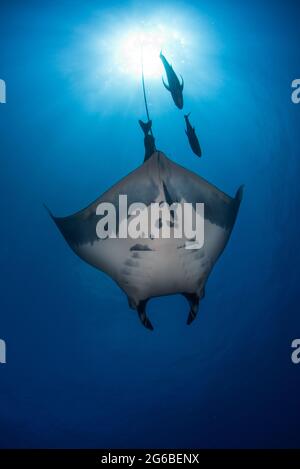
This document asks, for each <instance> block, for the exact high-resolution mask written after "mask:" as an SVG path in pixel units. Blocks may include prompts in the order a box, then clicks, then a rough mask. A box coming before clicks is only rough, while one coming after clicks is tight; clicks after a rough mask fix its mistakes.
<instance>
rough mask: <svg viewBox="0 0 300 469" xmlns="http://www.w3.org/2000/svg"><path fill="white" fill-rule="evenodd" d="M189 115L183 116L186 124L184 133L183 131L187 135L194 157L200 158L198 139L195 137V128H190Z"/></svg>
mask: <svg viewBox="0 0 300 469" xmlns="http://www.w3.org/2000/svg"><path fill="white" fill-rule="evenodd" d="M189 115H190V113H189V114H186V115H185V116H184V119H185V122H186V131H185V133H186V134H187V137H188V139H189V143H190V147H191V149H192V151H193V152H194V153H195V155H197V156H199V157H200V156H201V155H202V151H201V147H200V143H199V140H198V137H197V135H196V131H195V127H192V125H191V123H190V121H189Z"/></svg>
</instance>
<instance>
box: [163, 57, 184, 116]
mask: <svg viewBox="0 0 300 469" xmlns="http://www.w3.org/2000/svg"><path fill="white" fill-rule="evenodd" d="M159 57H160V59H161V61H162V63H163V66H164V68H165V71H166V75H167V79H168V84H166V83H165V81H164V79H162V81H163V84H164V87H165V88H166V89H167V90H168V91H170V93H171V95H172V98H173V101H174V103H175V104H176V106H177V107H178V108H179V109H182V108H183V95H182V91H183V86H184V82H183V78H182V77H181V80H182V83H181V84H180V82H179V79H178V77H177V75H176V73H175V72H174V70H173V67H172V65H170V64H169V62H168V61H167V59H166V58H165V56H164V55H163V54H162V52H161V53H160V55H159ZM180 76H181V75H180Z"/></svg>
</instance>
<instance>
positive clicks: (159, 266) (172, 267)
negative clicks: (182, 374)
mask: <svg viewBox="0 0 300 469" xmlns="http://www.w3.org/2000/svg"><path fill="white" fill-rule="evenodd" d="M242 194H243V186H241V187H240V188H239V189H238V190H237V192H236V195H235V197H234V198H232V197H230V196H229V195H226V194H225V193H224V192H222V191H221V190H219V189H218V188H217V187H215V186H214V185H212V184H210V183H209V182H208V181H206V180H205V179H203V178H202V177H200V176H198V175H197V174H195V173H193V172H191V171H189V170H187V169H185V168H184V167H182V166H180V165H178V164H176V163H175V162H173V161H172V160H170V159H169V158H168V157H167V156H166V155H165V154H164V153H163V152H161V151H154V152H153V154H152V155H151V156H150V157H149V158H148V159H146V160H145V161H144V163H143V164H141V165H140V166H139V167H138V168H136V169H135V170H134V171H133V172H131V173H130V174H128V175H127V176H126V177H124V178H123V179H122V180H120V181H119V182H118V183H116V184H115V185H114V186H113V187H112V188H111V189H109V190H108V191H106V192H105V193H104V194H103V195H101V196H100V197H99V198H98V199H97V200H96V201H94V202H93V203H91V204H90V205H89V206H88V207H86V208H84V209H83V210H80V211H79V212H76V213H74V214H73V215H70V216H67V217H55V216H53V215H52V214H51V212H50V211H49V213H50V215H51V217H52V218H53V220H54V222H55V223H56V225H57V227H58V228H59V230H60V231H61V233H62V235H63V236H64V238H65V240H66V241H67V243H68V244H69V246H70V247H71V249H72V250H73V251H74V252H75V253H76V254H77V255H78V256H79V257H80V258H81V259H83V260H84V261H86V262H87V263H88V264H90V265H92V266H94V267H96V268H97V269H99V270H100V271H102V272H105V273H106V274H108V275H109V276H110V277H111V278H112V279H113V280H114V281H115V282H116V283H117V284H118V285H119V287H120V288H121V289H122V290H123V291H124V292H125V294H126V295H127V298H128V303H129V306H130V307H131V308H132V309H134V310H136V311H137V314H138V316H139V318H140V320H141V322H142V324H143V325H144V326H145V327H146V328H147V329H150V330H152V329H153V326H152V324H151V322H150V320H149V318H148V316H147V314H146V305H147V302H148V301H149V299H150V298H153V297H158V296H163V295H172V294H182V295H183V296H184V297H185V298H186V299H187V301H188V303H189V308H190V309H189V314H188V319H187V324H190V323H191V322H192V321H193V320H194V319H195V317H196V315H197V312H198V309H199V303H200V300H201V299H202V298H203V297H204V294H205V284H206V282H207V279H208V277H209V274H210V272H211V271H212V269H213V266H214V264H215V263H216V261H217V259H218V258H219V256H220V255H221V253H222V252H223V250H224V248H225V246H226V244H227V242H228V240H229V237H230V234H231V231H232V229H233V226H234V223H235V220H236V217H237V214H238V210H239V206H240V202H241V200H242ZM120 195H126V196H127V198H128V204H132V203H137V202H142V203H143V204H145V205H146V206H147V207H150V205H151V204H152V203H159V204H161V203H167V204H172V203H181V204H182V203H185V202H188V203H190V204H193V207H194V206H195V204H196V203H203V204H204V244H203V246H202V247H201V248H200V249H186V246H187V241H188V240H187V239H186V237H185V235H184V234H183V235H182V236H181V237H180V238H175V237H170V238H169V239H163V238H153V237H151V236H149V237H148V238H141V239H132V238H130V237H127V238H124V239H123V238H120V237H115V238H111V237H108V238H106V239H99V237H98V236H97V233H96V226H97V223H98V221H99V218H100V216H99V215H97V213H96V212H97V207H98V206H99V204H100V203H103V202H106V203H107V202H109V203H112V204H114V206H115V207H116V208H117V207H118V204H119V196H120ZM174 223H175V222H173V225H174ZM117 229H118V227H117Z"/></svg>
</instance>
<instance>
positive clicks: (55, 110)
mask: <svg viewBox="0 0 300 469" xmlns="http://www.w3.org/2000/svg"><path fill="white" fill-rule="evenodd" d="M160 5H161V3H160ZM165 7H166V8H167V9H169V10H171V11H172V8H174V9H175V8H176V11H182V12H185V11H193V12H197V14H198V15H199V18H201V21H203V23H204V24H207V25H208V26H209V29H210V30H211V31H213V35H214V37H215V39H216V42H217V43H218V47H217V48H216V50H215V52H212V53H211V56H209V57H208V61H209V60H211V62H213V64H214V65H215V67H216V70H219V71H220V76H221V77H222V78H221V79H220V82H218V80H217V78H218V75H216V76H212V82H213V81H214V80H215V79H216V85H215V88H216V89H215V92H214V86H213V85H212V86H211V88H210V92H209V93H208V94H207V95H206V93H205V90H203V89H201V90H199V95H198V96H197V94H196V93H194V97H193V98H192V95H190V96H189V98H188V105H189V109H188V110H190V111H192V116H193V117H194V123H195V124H196V126H197V131H198V133H199V136H200V139H201V144H202V147H203V158H202V159H201V160H199V159H197V158H196V157H195V156H194V155H193V154H192V153H191V152H190V150H189V148H188V145H187V141H186V137H185V135H184V131H183V119H182V116H179V114H178V111H177V110H176V109H175V108H174V106H173V105H172V103H171V101H170V99H169V97H168V96H167V95H166V94H164V93H166V92H164V90H163V88H162V85H161V87H160V88H159V89H160V91H159V92H158V91H156V88H155V92H153V93H152V95H151V86H150V83H149V95H150V98H151V103H152V106H151V112H152V117H153V121H154V129H155V135H156V138H157V145H158V147H159V148H160V149H161V150H163V151H164V152H165V153H166V154H167V155H168V156H169V157H171V158H172V159H173V160H174V161H176V162H178V163H180V164H182V165H184V166H185V167H187V168H189V169H191V170H193V171H195V172H197V173H198V174H200V175H202V176H203V177H205V178H206V179H208V180H209V181H210V182H212V183H213V184H215V185H217V186H218V187H220V188H221V189H222V190H224V191H225V192H227V193H229V194H230V195H234V193H235V191H236V189H237V187H238V186H239V185H240V184H242V183H243V184H245V195H244V200H243V202H242V205H241V209H240V213H239V216H238V220H237V223H236V226H235V228H234V231H233V233H232V237H231V239H230V242H229V244H228V246H227V248H226V250H225V252H224V253H223V255H222V257H221V258H220V260H219V261H218V263H217V265H216V266H215V268H214V271H213V273H212V274H211V276H210V278H209V281H208V284H207V289H206V297H205V299H204V300H203V302H202V304H201V308H200V312H199V315H198V317H197V319H196V320H195V322H194V323H193V324H192V325H191V326H190V327H187V326H186V324H185V323H186V318H187V314H188V307H187V304H186V302H185V300H184V299H183V298H182V297H180V296H174V297H166V298H158V299H154V300H152V301H151V302H150V303H149V316H150V318H151V321H152V323H153V324H154V327H155V330H154V332H153V333H150V332H149V331H148V330H146V329H144V328H143V327H142V326H141V324H140V322H139V320H138V318H137V316H136V313H135V312H133V311H132V310H130V309H129V308H128V305H127V300H126V297H125V295H124V294H123V293H122V292H121V291H120V290H119V288H118V287H117V286H116V285H115V284H114V283H113V281H112V280H111V279H110V278H108V277H107V276H105V275H104V274H102V273H101V272H98V271H96V270H94V269H93V268H91V267H90V266H88V265H87V264H84V263H83V262H82V261H81V260H80V259H79V258H77V257H76V256H75V255H74V254H73V253H72V251H71V250H70V249H69V248H68V246H67V245H66V243H65V241H64V240H63V238H62V237H61V235H60V233H59V232H58V230H57V229H56V227H55V226H54V224H53V222H52V221H51V219H50V218H49V216H48V215H47V213H46V211H45V210H44V208H43V203H44V202H46V203H47V204H48V205H49V206H50V207H51V209H52V210H53V212H54V213H55V214H57V215H67V214H70V213H73V212H74V211H76V210H78V209H80V208H82V207H84V206H86V205H87V204H89V203H90V202H91V201H92V200H94V199H95V198H96V197H97V196H98V195H100V194H101V193H102V192H104V190H106V189H107V188H109V187H110V186H111V185H112V184H113V183H115V182H116V181H118V180H119V179H120V178H121V177H123V176H124V175H126V174H127V173H128V172H129V171H131V170H133V169H134V168H135V167H137V166H138V165H139V164H141V162H142V160H143V152H144V150H143V138H142V134H141V131H140V129H139V128H138V124H137V119H138V118H144V117H145V116H144V115H143V112H144V111H143V103H142V95H141V88H140V84H137V88H136V95H135V97H134V100H133V101H129V100H128V102H126V96H125V97H124V95H122V97H121V98H120V100H121V101H120V105H119V106H117V98H116V96H113V94H115V95H117V96H118V89H117V88H116V89H115V90H111V93H112V94H111V100H112V101H114V105H111V106H110V95H109V94H108V95H107V96H106V97H105V99H104V95H101V96H102V99H99V101H98V102H97V106H99V110H98V111H97V109H95V107H97V106H95V107H91V106H90V105H87V104H86V102H85V99H83V97H82V96H81V94H80V92H79V91H80V80H79V78H78V80H79V83H77V82H76V79H77V78H76V77H77V75H76V73H75V75H74V77H73V75H72V63H71V65H69V64H68V63H67V59H66V57H68V51H70V55H72V54H74V47H75V48H76V40H74V37H75V36H76V32H77V30H78V29H79V30H80V28H81V27H84V25H88V24H90V23H92V22H93V20H94V18H95V16H97V17H100V18H101V14H102V11H103V12H104V11H105V12H107V11H108V10H109V9H110V8H113V11H114V12H116V11H118V9H120V10H121V11H122V14H124V15H126V14H127V15H130V14H131V12H132V11H135V12H136V13H137V14H138V15H140V17H141V18H143V17H145V18H147V15H150V14H151V15H152V14H155V8H158V3H157V4H156V2H154V1H151V2H134V3H132V2H131V3H129V2H126V1H122V2H119V3H118V2H117V1H115V2H108V1H107V2H105V1H103V2H96V1H94V2H92V1H87V2H79V1H72V2H71V1H67V0H65V1H62V2H60V3H59V5H56V4H53V3H52V2H43V4H41V3H40V2H33V1H31V2H30V1H29V2H26V3H24V2H18V1H12V2H5V1H4V2H1V16H0V43H1V53H0V78H2V79H5V81H6V83H7V104H5V105H1V106H0V119H1V126H0V135H1V137H0V154H1V172H0V178H1V198H0V210H1V220H2V222H1V230H0V245H1V250H0V256H1V257H0V259H1V264H0V265H1V282H0V285H1V286H0V290H1V296H0V308H1V309H0V337H1V338H2V339H5V341H6V343H7V364H6V365H1V368H0V429H1V430H0V446H1V447H4V448H5V447H18V448H30V447H51V448H59V447H70V448H74V447H111V448H114V447H119V448H126V447H157V448H159V447H161V448H162V447H173V448H176V447H189V448H192V447H207V448H216V447H222V448H228V447H295V446H299V430H298V426H299V418H300V410H299V398H298V396H299V386H300V365H299V366H298V367H297V366H296V365H294V364H292V362H291V358H290V355H291V342H292V340H293V339H294V338H296V337H300V316H299V287H298V279H299V263H300V254H299V249H298V240H299V235H300V229H299V227H300V223H299V199H300V196H299V174H300V163H299V150H300V141H299V118H300V105H299V108H298V106H297V105H295V104H293V103H292V102H291V82H292V80H293V79H295V78H298V77H297V74H299V58H300V57H299V47H298V42H297V41H298V36H299V32H298V28H299V27H298V20H297V16H298V15H299V6H296V4H295V2H272V5H268V4H266V3H265V4H262V2H258V1H252V2H248V3H247V4H246V2H245V4H244V3H241V2H237V1H234V0H229V1H226V2H221V1H218V0H216V1H214V2H209V1H202V2H196V1H191V2H186V3H179V2H176V3H175V2H168V3H166V4H165ZM165 21H168V18H167V17H166V18H165ZM195 23H196V24H197V18H196V19H194V24H195ZM194 27H195V26H194ZM99 34H100V35H101V31H99ZM76 37H77V36H76ZM74 44H75V45H74ZM73 46H74V47H73ZM199 48H200V44H199ZM195 49H197V44H196V46H195ZM81 58H82V60H84V57H81ZM79 60H80V57H79ZM195 60H198V58H196V57H195ZM64 61H65V62H66V63H67V64H64V63H63V64H62V62H64ZM64 65H66V67H64ZM69 67H70V68H71V73H68V72H66V68H67V69H69ZM100 67H101V63H100ZM75 68H76V67H75ZM182 68H183V70H182V73H183V75H184V78H185V82H186V87H187V89H188V83H189V79H190V82H192V80H193V77H192V76H190V77H189V76H186V75H185V74H184V67H183V66H182ZM79 69H80V67H79ZM78 73H79V72H78ZM107 73H108V74H113V73H114V71H113V70H108V71H107ZM203 73H204V74H205V70H204V71H203ZM80 76H81V75H80V73H79V75H78V77H80ZM114 83H115V85H114V86H116V87H120V88H121V87H122V82H121V81H120V83H116V82H114ZM196 84H197V83H196ZM101 86H104V83H103V82H99V87H101ZM199 86H201V84H200V85H199ZM202 86H203V85H202ZM83 89H84V87H83V88H82V90H83ZM82 93H84V91H82ZM162 96H164V97H162ZM137 103H138V104H137ZM156 103H159V105H158V104H156ZM136 104H137V105H136ZM106 107H107V109H108V110H107V112H106ZM160 107H164V110H163V111H162V110H161V109H160ZM181 119H182V120H181Z"/></svg>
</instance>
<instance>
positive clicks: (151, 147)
mask: <svg viewBox="0 0 300 469" xmlns="http://www.w3.org/2000/svg"><path fill="white" fill-rule="evenodd" d="M139 124H140V126H141V128H142V130H143V132H144V135H145V138H144V146H145V157H144V161H146V160H148V158H150V156H151V155H152V153H154V152H155V151H156V148H155V138H154V137H153V134H152V130H151V127H152V120H149V121H148V122H143V121H141V120H139Z"/></svg>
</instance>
